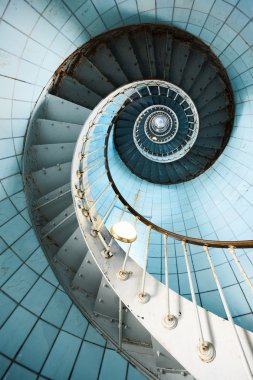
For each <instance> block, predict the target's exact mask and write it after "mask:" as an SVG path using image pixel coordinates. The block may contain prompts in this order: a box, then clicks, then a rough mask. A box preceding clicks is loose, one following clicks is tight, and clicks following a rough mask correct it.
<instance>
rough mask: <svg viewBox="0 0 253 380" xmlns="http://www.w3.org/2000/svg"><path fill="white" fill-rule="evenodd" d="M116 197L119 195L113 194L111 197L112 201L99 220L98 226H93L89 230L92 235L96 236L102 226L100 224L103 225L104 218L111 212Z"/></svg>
mask: <svg viewBox="0 0 253 380" xmlns="http://www.w3.org/2000/svg"><path fill="white" fill-rule="evenodd" d="M118 197H119V196H118V195H115V197H114V198H113V200H112V202H111V203H110V205H109V207H108V209H107V211H106V213H105V215H104V217H103V219H102V220H101V222H100V224H99V226H98V227H97V228H94V229H92V230H91V235H92V236H96V235H97V233H98V232H99V231H100V230H101V228H102V226H103V224H104V222H105V220H106V218H107V217H108V215H109V214H110V212H111V210H112V208H113V206H114V205H115V202H116V200H117V199H118Z"/></svg>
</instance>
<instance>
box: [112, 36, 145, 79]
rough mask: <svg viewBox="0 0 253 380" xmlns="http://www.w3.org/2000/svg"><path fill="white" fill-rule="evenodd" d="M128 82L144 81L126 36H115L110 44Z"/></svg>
mask: <svg viewBox="0 0 253 380" xmlns="http://www.w3.org/2000/svg"><path fill="white" fill-rule="evenodd" d="M108 45H109V47H110V50H111V51H112V53H113V55H114V57H115V59H116V60H117V62H118V63H119V65H120V67H121V69H122V71H123V72H124V74H125V76H126V77H127V79H128V82H133V81H136V80H141V79H143V75H142V73H141V70H140V67H139V64H138V61H137V58H136V55H135V54H134V50H133V47H132V45H131V42H130V41H129V38H128V36H127V35H126V34H120V35H115V36H113V39H112V40H110V41H109V43H108Z"/></svg>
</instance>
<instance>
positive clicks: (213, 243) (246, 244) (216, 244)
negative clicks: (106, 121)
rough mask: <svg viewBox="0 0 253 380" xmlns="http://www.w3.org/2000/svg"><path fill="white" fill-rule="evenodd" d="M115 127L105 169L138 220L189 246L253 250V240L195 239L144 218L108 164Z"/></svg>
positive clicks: (105, 152)
mask: <svg viewBox="0 0 253 380" xmlns="http://www.w3.org/2000/svg"><path fill="white" fill-rule="evenodd" d="M113 126H114V123H113V122H112V123H111V125H110V126H109V128H108V130H107V135H106V138H105V144H104V145H105V148H104V157H105V168H106V174H107V176H108V180H109V182H111V187H112V188H113V191H114V192H115V194H117V195H118V198H119V200H120V201H121V202H122V203H123V205H124V206H125V207H127V209H128V210H129V212H131V213H132V214H133V215H134V216H135V217H136V218H138V219H139V220H140V221H141V222H142V223H143V224H145V225H146V226H148V227H149V226H151V228H152V230H155V231H157V232H159V233H161V234H165V235H167V236H171V237H173V238H174V239H176V240H179V241H184V242H186V243H189V244H193V245H200V246H208V247H212V248H229V247H234V248H253V240H238V241H231V240H228V241H222V240H206V239H200V238H194V237H190V236H186V235H181V234H177V233H175V232H172V231H168V230H166V229H165V228H163V227H160V226H158V225H157V224H155V223H153V222H151V221H150V220H148V219H146V218H145V217H144V216H142V215H141V214H140V213H139V212H138V211H136V210H135V209H134V208H133V207H132V206H131V205H130V204H129V203H128V202H127V200H126V199H125V198H124V197H123V196H122V194H121V193H120V191H119V189H118V187H117V186H116V184H115V182H114V180H113V178H112V174H111V171H110V167H109V162H108V141H109V138H110V133H111V131H112V128H113Z"/></svg>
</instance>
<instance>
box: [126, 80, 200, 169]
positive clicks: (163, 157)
mask: <svg viewBox="0 0 253 380" xmlns="http://www.w3.org/2000/svg"><path fill="white" fill-rule="evenodd" d="M152 87H153V88H152V91H154V86H152ZM157 87H159V88H158V89H157V92H158V93H159V94H160V99H161V100H160V101H161V102H163V103H169V104H170V106H168V105H164V104H154V105H152V106H149V107H147V108H145V109H144V110H143V111H142V112H141V113H140V114H139V116H138V117H137V119H136V121H135V123H134V128H133V140H134V143H135V146H136V148H137V149H138V150H139V152H140V153H141V154H142V155H143V156H144V157H146V158H148V159H149V160H151V161H154V162H159V163H164V164H166V163H169V162H173V161H177V160H179V159H180V158H182V157H183V156H185V155H186V154H187V153H188V152H189V150H190V149H191V148H192V146H193V145H194V143H195V141H196V139H197V136H198V131H199V117H198V111H197V108H196V107H195V104H194V103H193V101H192V100H191V98H190V97H189V95H187V94H186V93H185V92H184V91H183V90H181V89H180V88H179V87H177V86H175V85H173V84H172V83H169V82H163V84H162V87H163V91H162V94H163V95H162V94H161V89H160V86H157ZM149 91H150V92H151V90H149ZM156 144H163V149H160V150H159V149H157V147H156Z"/></svg>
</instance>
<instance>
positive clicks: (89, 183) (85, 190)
mask: <svg viewBox="0 0 253 380" xmlns="http://www.w3.org/2000/svg"><path fill="white" fill-rule="evenodd" d="M105 173H106V171H104V172H103V173H102V174H101V175H100V176H98V177H97V178H96V179H95V181H94V182H88V186H87V187H85V188H84V192H85V193H87V192H88V191H89V190H90V188H91V187H92V186H93V185H94V184H95V183H96V182H97V181H99V180H100V179H101V178H102V177H104V175H105Z"/></svg>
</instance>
